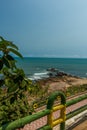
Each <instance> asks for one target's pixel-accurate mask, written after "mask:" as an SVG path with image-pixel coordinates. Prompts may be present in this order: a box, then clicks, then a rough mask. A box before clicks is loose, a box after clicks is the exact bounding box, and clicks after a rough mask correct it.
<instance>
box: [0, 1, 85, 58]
mask: <svg viewBox="0 0 87 130" xmlns="http://www.w3.org/2000/svg"><path fill="white" fill-rule="evenodd" d="M0 35H1V36H3V37H4V38H6V39H7V40H10V41H13V43H15V44H16V45H17V46H18V47H19V49H20V52H21V53H22V54H23V56H29V57H74V58H87V0H0Z"/></svg>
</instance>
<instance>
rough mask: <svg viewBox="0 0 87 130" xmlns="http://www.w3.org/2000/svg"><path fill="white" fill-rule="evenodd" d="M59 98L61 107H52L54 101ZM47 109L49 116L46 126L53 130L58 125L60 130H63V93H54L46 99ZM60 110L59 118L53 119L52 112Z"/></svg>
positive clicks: (64, 103)
mask: <svg viewBox="0 0 87 130" xmlns="http://www.w3.org/2000/svg"><path fill="white" fill-rule="evenodd" d="M59 96H60V98H61V105H58V106H56V107H53V104H54V101H55V100H56V99H57V98H58V97H59ZM47 109H50V111H51V112H50V114H49V115H48V117H47V123H48V125H50V126H51V128H53V127H54V126H56V125H58V124H60V130H65V119H66V112H65V111H66V97H65V95H64V93H63V92H60V91H56V92H54V93H53V94H51V96H50V97H49V98H48V103H47ZM57 110H61V112H60V117H59V118H58V119H56V120H54V119H53V112H54V111H57Z"/></svg>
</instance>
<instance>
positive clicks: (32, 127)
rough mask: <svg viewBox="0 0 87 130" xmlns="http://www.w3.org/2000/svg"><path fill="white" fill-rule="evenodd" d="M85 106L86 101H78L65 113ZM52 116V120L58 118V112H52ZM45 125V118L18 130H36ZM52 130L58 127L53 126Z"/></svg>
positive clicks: (56, 129)
mask: <svg viewBox="0 0 87 130" xmlns="http://www.w3.org/2000/svg"><path fill="white" fill-rule="evenodd" d="M85 104H87V99H86V100H83V101H80V102H78V103H76V104H74V105H71V106H70V107H67V108H66V113H67V114H68V113H70V112H72V111H73V110H76V109H77V108H79V107H81V106H84V105H85ZM53 116H54V119H56V118H58V117H59V111H56V112H54V114H53ZM46 123H47V116H45V117H42V118H40V119H38V120H35V121H33V122H31V123H30V124H27V125H25V126H24V128H20V129H19V130H36V129H38V128H40V127H42V126H44V125H46ZM53 130H58V126H55V127H54V129H53ZM73 130H87V129H73Z"/></svg>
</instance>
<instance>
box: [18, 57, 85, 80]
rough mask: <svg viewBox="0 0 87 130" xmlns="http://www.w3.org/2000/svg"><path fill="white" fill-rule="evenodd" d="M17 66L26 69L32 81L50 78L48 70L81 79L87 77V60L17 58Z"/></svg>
mask: <svg viewBox="0 0 87 130" xmlns="http://www.w3.org/2000/svg"><path fill="white" fill-rule="evenodd" d="M16 60H17V66H18V67H20V68H22V69H24V71H25V74H26V76H28V77H29V78H30V79H40V78H44V77H48V75H47V73H48V72H47V71H46V70H47V69H48V68H56V69H58V70H59V71H63V72H66V73H68V74H72V75H74V76H79V77H87V59H80V58H28V57H27V58H26V57H25V58H24V59H19V58H17V59H16Z"/></svg>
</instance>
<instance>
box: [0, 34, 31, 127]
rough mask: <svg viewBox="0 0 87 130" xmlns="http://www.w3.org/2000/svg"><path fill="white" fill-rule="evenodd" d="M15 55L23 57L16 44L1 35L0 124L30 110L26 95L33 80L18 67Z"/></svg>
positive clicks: (21, 115)
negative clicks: (26, 76) (27, 78)
mask: <svg viewBox="0 0 87 130" xmlns="http://www.w3.org/2000/svg"><path fill="white" fill-rule="evenodd" d="M13 55H16V56H18V57H20V58H23V57H22V55H21V54H20V53H19V51H18V47H17V46H16V45H15V44H13V43H12V42H11V41H8V40H5V39H4V38H3V37H1V36H0V74H1V75H2V78H0V125H3V124H5V123H7V122H10V121H13V120H15V119H18V118H20V117H23V116H25V115H28V114H29V112H30V109H29V104H28V100H27V96H26V95H28V93H27V87H28V86H29V85H30V84H31V82H30V81H29V80H26V78H25V74H24V71H23V70H22V69H19V68H17V66H16V60H15V59H14V57H13Z"/></svg>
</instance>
